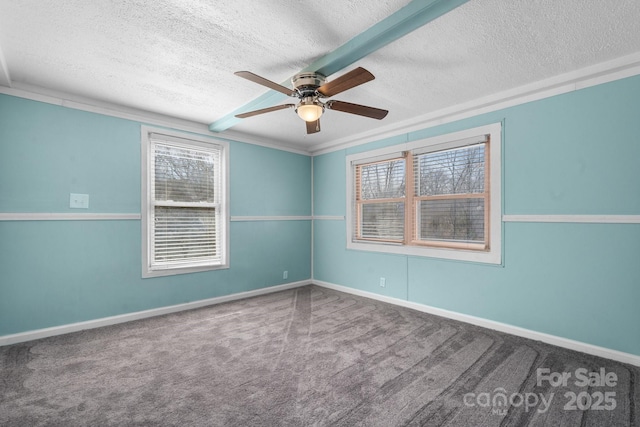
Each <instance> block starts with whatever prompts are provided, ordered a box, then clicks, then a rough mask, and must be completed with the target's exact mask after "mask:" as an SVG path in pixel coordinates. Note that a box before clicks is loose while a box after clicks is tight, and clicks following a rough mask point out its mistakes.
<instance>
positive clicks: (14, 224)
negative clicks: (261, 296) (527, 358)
mask: <svg viewBox="0 0 640 427" xmlns="http://www.w3.org/2000/svg"><path fill="white" fill-rule="evenodd" d="M638 111H640V76H637V77H631V78H627V79H624V80H619V81H615V82H611V83H607V84H603V85H599V86H595V87H591V88H587V89H583V90H580V91H576V92H572V93H568V94H563V95H559V96H555V97H551V98H547V99H543V100H540V101H535V102H531V103H527V104H523V105H520V106H516V107H512V108H508V109H504V110H501V111H496V112H492V113H488V114H483V115H479V116H475V117H472V118H469V119H465V120H461V121H458V122H454V123H449V124H446V125H441V126H437V127H432V128H428V129H424V130H421V131H417V132H411V133H407V134H403V135H398V136H396V137H393V138H389V139H385V140H380V141H375V142H372V143H370V144H366V145H364V146H358V147H351V148H348V149H342V150H338V151H335V152H331V153H328V154H324V155H320V156H316V157H314V158H313V183H314V189H313V190H314V191H313V197H314V200H313V203H314V212H313V214H314V215H317V216H329V217H334V218H332V219H322V218H320V219H316V220H315V221H314V222H313V228H314V229H313V241H314V247H313V251H314V259H313V265H314V278H315V279H318V280H321V281H326V282H330V283H335V284H339V285H343V286H348V287H352V288H354V289H360V290H365V291H369V292H374V293H378V294H382V295H388V296H391V297H396V298H401V299H405V300H408V301H413V302H417V303H421V304H426V305H430V306H433V307H439V308H443V309H447V310H452V311H456V312H459V313H463V314H468V315H473V316H478V317H481V318H485V319H489V320H495V321H499V322H504V323H507V324H510V325H513V326H519V327H523V328H527V329H531V330H534V331H538V332H543V333H548V334H552V335H556V336H559V337H566V338H569V339H574V340H578V341H582V342H585V343H591V344H594V345H599V346H603V347H607V348H611V349H614V350H620V351H624V352H628V353H632V354H636V355H640V332H639V331H638V328H637V325H639V324H640V310H638V307H637V305H638V301H640V262H639V260H640V224H579V223H559V224H554V223H517V222H506V223H504V224H503V246H504V256H503V265H502V266H494V265H485V264H477V263H467V262H455V261H447V260H439V259H433V258H423V257H411V256H403V255H390V254H381V253H373V252H364V251H353V250H349V251H348V250H346V248H345V242H346V236H345V230H346V225H345V222H344V220H336V219H335V217H340V216H344V215H345V214H346V200H345V199H346V194H345V190H346V176H345V168H346V164H345V162H346V160H345V158H346V156H347V155H349V154H351V153H355V152H361V151H365V150H369V149H373V148H380V147H384V146H390V145H395V144H398V143H402V142H406V141H412V140H417V139H421V138H426V137H429V136H435V135H441V134H445V133H449V132H453V131H458V130H463V129H468V128H472V127H476V126H481V125H486V124H490V123H495V122H498V121H502V122H503V124H504V140H503V164H502V172H503V194H502V198H503V204H504V207H503V214H506V215H515V214H519V215H558V214H562V215H572V214H574V215H586V214H608V215H640V191H639V185H638V184H639V183H640V180H639V179H638V173H637V170H638V164H639V161H640V120H637V112H638ZM140 126H141V123H138V122H135V121H130V120H124V119H119V118H114V117H110V116H104V115H100V114H95V113H89V112H84V111H78V110H73V109H69V108H64V107H60V106H56V105H50V104H46V103H40V102H36V101H30V100H25V99H21V98H16V97H11V96H7V95H0V213H30V212H36V213H44V212H56V213H70V212H73V213H86V212H90V213H139V212H140ZM311 161H312V160H311V158H310V157H308V156H304V155H298V154H293V153H290V152H285V151H280V150H274V149H270V148H265V147H259V146H255V145H250V144H243V143H237V142H231V143H230V187H231V188H230V189H231V192H230V199H231V200H230V203H231V206H230V209H231V215H232V216H236V217H240V216H308V215H311V198H310V194H312V193H311V192H310V189H311ZM69 193H85V194H89V195H90V209H88V210H76V209H69ZM311 227H312V224H311V222H310V221H306V220H301V221H255V222H245V221H234V222H232V223H231V229H230V246H231V254H230V263H231V267H230V268H229V269H226V270H218V271H211V272H203V273H192V274H185V275H178V276H168V277H159V278H152V279H142V278H141V231H140V221H139V220H113V221H0V335H6V334H12V333H19V332H24V331H29V330H35V329H40V328H46V327H52V326H58V325H64V324H68V323H73V322H80V321H86V320H92V319H99V318H102V317H106V316H113V315H118V314H124V313H131V312H135V311H140V310H145V309H152V308H157V307H163V306H167V305H173V304H179V303H185V302H190V301H196V300H201V299H206V298H212V297H216V296H223V295H229V294H234V293H238V292H243V291H248V290H254V289H259V288H264V287H269V286H274V285H278V284H282V283H284V282H296V281H300V280H305V279H309V278H310V277H311V262H310V258H311V232H312V230H311ZM284 270H288V272H289V278H288V279H287V280H286V281H285V280H283V279H282V272H283V271H284ZM380 277H385V278H386V287H385V288H380V287H379V285H378V284H379V278H380Z"/></svg>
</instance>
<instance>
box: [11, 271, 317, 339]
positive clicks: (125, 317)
mask: <svg viewBox="0 0 640 427" xmlns="http://www.w3.org/2000/svg"><path fill="white" fill-rule="evenodd" d="M310 284H311V280H302V281H299V282H292V283H285V284H284V285H276V286H270V287H268V288H261V289H256V290H253V291H247V292H239V293H237V294H231V295H224V296H221V297H216V298H209V299H204V300H199V301H193V302H187V303H184V304H177V305H170V306H167V307H159V308H153V309H151V310H144V311H136V312H134V313H127V314H120V315H117V316H110V317H103V318H101V319H95V320H88V321H86V322H77V323H70V324H68V325H61V326H54V327H52V328H44V329H37V330H34V331H28V332H20V333H18V334H12V335H4V336H0V346H3V345H10V344H16V343H21V342H25V341H31V340H36V339H40V338H47V337H52V336H56V335H63V334H68V333H71V332H78V331H83V330H85V329H94V328H100V327H103V326H110V325H116V324H118V323H125V322H131V321H133V320H139V319H146V318H148V317H154V316H161V315H163V314H170V313H176V312H179V311H184V310H191V309H194V308H200V307H206V306H208V305H215V304H221V303H223V302H228V301H234V300H239V299H242V298H249V297H255V296H258V295H265V294H270V293H273V292H279V291H284V290H287V289H293V288H298V287H300V286H305V285H310Z"/></svg>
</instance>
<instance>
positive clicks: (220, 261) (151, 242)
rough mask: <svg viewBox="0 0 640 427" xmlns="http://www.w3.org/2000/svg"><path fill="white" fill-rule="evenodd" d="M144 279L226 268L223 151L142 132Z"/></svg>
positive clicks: (211, 144) (199, 141)
mask: <svg viewBox="0 0 640 427" xmlns="http://www.w3.org/2000/svg"><path fill="white" fill-rule="evenodd" d="M142 146H143V147H142V158H143V161H142V162H143V176H142V181H143V185H142V200H143V206H142V221H143V226H142V229H143V263H144V264H143V277H153V276H162V275H168V274H179V273H189V272H195V271H204V270H211V269H216V268H224V267H227V265H228V262H227V253H228V250H227V241H228V239H227V230H228V215H227V188H226V182H227V175H226V170H227V167H226V166H227V164H226V158H227V148H226V145H224V144H221V143H219V142H214V141H211V140H207V139H204V138H197V137H188V139H186V138H184V137H178V136H176V134H174V133H169V132H167V131H157V130H152V129H149V128H143V130H142Z"/></svg>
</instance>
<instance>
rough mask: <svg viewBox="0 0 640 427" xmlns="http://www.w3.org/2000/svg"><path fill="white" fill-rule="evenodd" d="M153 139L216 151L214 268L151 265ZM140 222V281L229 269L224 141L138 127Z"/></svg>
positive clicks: (226, 159)
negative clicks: (217, 205) (218, 178)
mask: <svg viewBox="0 0 640 427" xmlns="http://www.w3.org/2000/svg"><path fill="white" fill-rule="evenodd" d="M152 135H154V139H159V140H162V141H166V142H167V143H170V144H175V145H177V146H182V147H185V148H190V147H191V148H194V149H197V148H203V149H211V148H212V147H215V148H217V149H218V150H220V167H221V171H220V172H221V173H220V176H221V177H222V181H223V182H222V183H221V185H220V188H221V190H222V193H223V194H222V195H221V198H220V204H221V209H220V212H221V216H220V224H219V225H220V232H219V237H220V239H221V240H222V241H221V242H220V248H221V251H222V255H221V261H220V262H219V263H216V264H207V265H202V263H193V264H191V265H189V264H182V265H179V266H170V267H169V266H162V267H156V266H154V265H153V263H152V260H153V258H154V257H153V253H152V252H153V243H152V239H153V224H154V219H153V203H152V200H151V196H152V191H151V186H152V184H153V180H154V177H153V176H151V173H152V171H153V168H152V167H151V165H150V162H151V161H152V160H153V153H152V149H153V142H152V137H151V136H152ZM141 171H142V176H141V178H142V179H141V198H140V200H141V202H142V203H141V204H142V207H141V220H142V277H143V278H148V277H159V276H170V275H175V274H185V273H195V272H199V271H209V270H218V269H224V268H229V144H228V143H227V142H225V141H219V140H213V139H210V138H206V137H204V136H199V135H195V134H186V133H181V132H176V131H172V130H168V129H160V128H153V127H150V126H144V125H143V126H141Z"/></svg>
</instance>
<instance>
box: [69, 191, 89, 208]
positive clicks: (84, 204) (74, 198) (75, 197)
mask: <svg viewBox="0 0 640 427" xmlns="http://www.w3.org/2000/svg"><path fill="white" fill-rule="evenodd" d="M69 207H70V208H73V209H89V195H88V194H76V193H71V194H70V195H69Z"/></svg>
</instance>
